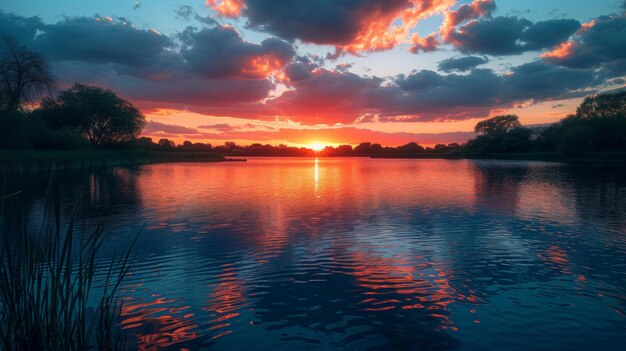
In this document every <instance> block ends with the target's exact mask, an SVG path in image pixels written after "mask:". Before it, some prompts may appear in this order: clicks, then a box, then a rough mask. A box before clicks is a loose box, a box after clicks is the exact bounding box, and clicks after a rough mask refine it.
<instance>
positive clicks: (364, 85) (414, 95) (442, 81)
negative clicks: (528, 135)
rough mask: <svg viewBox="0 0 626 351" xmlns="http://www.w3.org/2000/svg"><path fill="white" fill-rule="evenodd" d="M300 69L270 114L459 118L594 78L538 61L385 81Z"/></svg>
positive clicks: (327, 120) (571, 89)
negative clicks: (506, 68) (498, 69)
mask: <svg viewBox="0 0 626 351" xmlns="http://www.w3.org/2000/svg"><path fill="white" fill-rule="evenodd" d="M288 67H289V66H288ZM305 71H306V67H303V66H300V67H298V80H297V81H295V82H293V83H292V84H293V87H294V88H295V89H294V90H292V91H289V92H286V93H285V94H283V95H282V96H280V97H278V98H276V99H273V100H271V101H269V102H268V103H267V106H268V108H269V110H270V111H272V113H273V114H275V115H282V116H293V117H294V118H297V120H298V121H299V122H301V123H304V124H320V123H324V124H333V123H352V122H354V121H358V120H361V121H372V120H377V121H381V122H387V121H433V120H460V119H466V118H472V117H483V116H486V115H488V114H489V113H490V112H491V111H492V110H494V109H499V108H510V107H512V106H514V105H515V104H517V103H520V102H526V101H534V102H539V101H546V100H554V99H557V98H559V97H564V96H569V95H570V94H572V93H580V92H578V90H581V89H585V88H586V87H588V86H590V85H593V84H596V83H597V82H598V78H597V76H596V74H595V72H594V71H593V70H579V69H570V68H565V67H557V66H554V65H551V64H548V63H545V62H542V61H536V62H531V63H528V64H524V65H520V66H517V67H515V68H513V69H512V70H511V72H509V73H507V74H497V73H496V72H494V71H492V70H490V69H473V70H472V71H471V72H469V73H468V74H462V75H461V74H447V75H442V74H439V73H437V72H434V71H429V70H422V71H419V72H415V73H413V74H410V75H408V76H403V75H401V76H398V77H397V78H396V79H394V80H393V81H391V82H386V81H384V80H382V79H380V78H376V77H372V78H369V77H361V76H357V75H354V74H352V73H349V72H342V71H337V70H325V69H319V68H318V69H314V70H309V71H308V73H307V74H305V73H304V72H305ZM584 93H585V94H589V91H584ZM372 116H374V117H372Z"/></svg>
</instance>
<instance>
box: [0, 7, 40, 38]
mask: <svg viewBox="0 0 626 351" xmlns="http://www.w3.org/2000/svg"><path fill="white" fill-rule="evenodd" d="M43 26H44V24H43V22H42V21H41V19H40V18H39V17H22V16H16V15H14V14H12V13H4V12H2V11H1V10H0V37H3V36H11V37H13V38H14V39H15V40H17V41H19V42H22V43H23V42H26V41H29V40H31V39H32V38H34V37H35V34H37V30H38V29H41V28H42V27H43Z"/></svg>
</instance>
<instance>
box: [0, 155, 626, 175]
mask: <svg viewBox="0 0 626 351" xmlns="http://www.w3.org/2000/svg"><path fill="white" fill-rule="evenodd" d="M244 157H252V158H256V157H289V158H298V157H304V156H261V155H255V156H246V155H232V156H230V155H229V156H223V155H219V154H215V153H211V152H179V151H178V152H177V151H146V150H79V151H63V150H55V151H46V150H42V151H39V150H1V151H0V170H1V171H3V172H18V173H24V172H32V171H45V170H51V169H75V168H94V167H125V166H139V165H147V164H158V163H177V162H246V159H245V158H244ZM306 157H310V156H306ZM312 157H320V158H326V157H328V158H342V157H362V158H371V159H444V160H502V161H543V162H566V163H583V164H592V163H601V164H607V163H612V164H617V165H626V152H595V153H588V154H586V155H584V156H580V157H567V156H564V155H561V154H558V153H540V152H536V153H511V154H470V155H458V154H455V155H445V154H432V153H422V154H376V155H346V156H312Z"/></svg>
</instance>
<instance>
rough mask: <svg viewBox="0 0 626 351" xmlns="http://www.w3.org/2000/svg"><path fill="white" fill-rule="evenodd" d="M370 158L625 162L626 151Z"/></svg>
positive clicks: (383, 155) (376, 156) (385, 156)
mask: <svg viewBox="0 0 626 351" xmlns="http://www.w3.org/2000/svg"><path fill="white" fill-rule="evenodd" d="M370 157H371V158H384V159H447V160H461V159H468V160H481V159H485V160H509V161H548V162H568V163H605V162H610V163H617V164H626V152H590V153H587V154H584V155H581V156H567V155H563V154H560V153H557V152H528V153H500V154H498V153H490V154H463V155H458V154H457V155H446V154H433V153H420V154H377V155H372V156H370Z"/></svg>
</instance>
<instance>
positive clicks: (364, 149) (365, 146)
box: [354, 142, 372, 155]
mask: <svg viewBox="0 0 626 351" xmlns="http://www.w3.org/2000/svg"><path fill="white" fill-rule="evenodd" d="M371 152H372V143H369V142H366V143H360V144H359V145H357V147H355V148H354V153H355V154H357V155H369V154H370V153H371Z"/></svg>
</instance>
